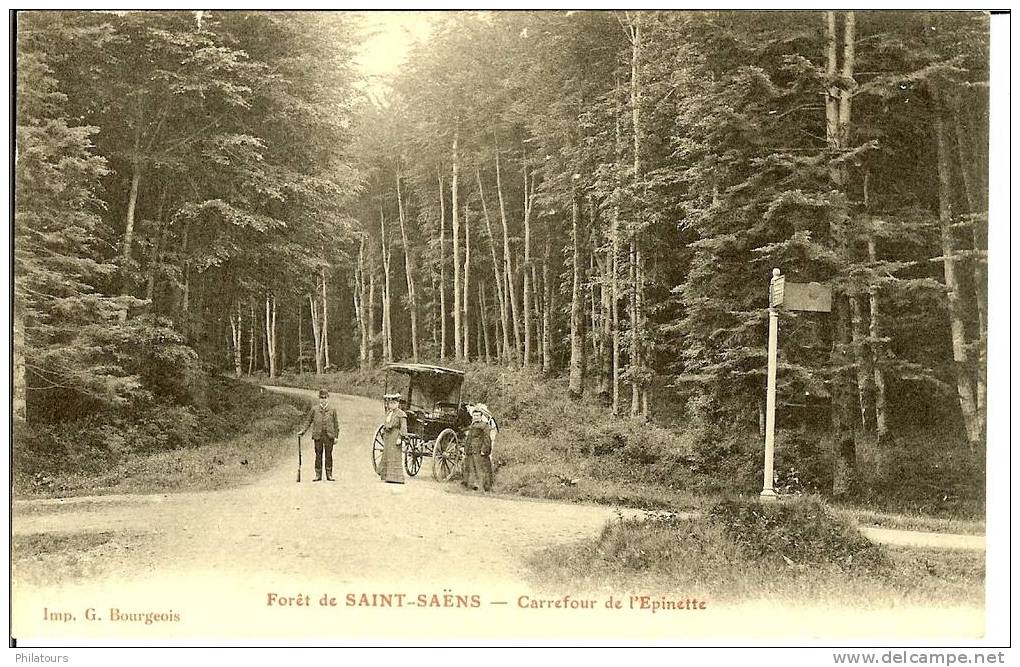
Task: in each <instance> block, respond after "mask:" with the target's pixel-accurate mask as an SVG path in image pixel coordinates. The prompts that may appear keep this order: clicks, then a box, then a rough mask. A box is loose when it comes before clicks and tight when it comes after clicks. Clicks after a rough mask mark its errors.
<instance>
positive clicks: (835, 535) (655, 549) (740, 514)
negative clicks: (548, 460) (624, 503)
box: [529, 500, 984, 608]
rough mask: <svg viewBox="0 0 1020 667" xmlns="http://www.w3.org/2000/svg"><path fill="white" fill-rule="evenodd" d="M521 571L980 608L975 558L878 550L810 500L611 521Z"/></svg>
mask: <svg viewBox="0 0 1020 667" xmlns="http://www.w3.org/2000/svg"><path fill="white" fill-rule="evenodd" d="M529 565H530V566H531V568H532V571H533V577H534V581H533V583H534V584H535V585H536V586H538V587H539V588H540V589H542V590H546V591H550V592H558V593H561V592H577V593H582V592H583V593H608V592H622V591H657V592H659V593H661V594H662V595H663V596H665V597H667V598H668V597H675V598H685V597H691V598H698V599H700V600H704V601H706V602H707V603H708V604H727V603H730V604H732V603H739V602H746V601H753V600H774V601H781V602H783V603H785V604H793V605H797V604H803V605H818V604H824V605H826V606H833V605H839V606H849V607H855V608H878V607H894V606H903V605H923V606H932V605H974V606H978V605H982V604H983V603H984V554H983V553H971V552H959V551H948V550H946V551H938V550H923V549H888V548H884V547H880V546H877V545H874V544H871V543H870V542H868V540H867V539H866V538H864V537H863V536H862V535H861V534H860V532H859V531H858V530H857V529H856V528H855V527H854V526H853V525H852V524H851V523H850V522H849V521H847V520H846V519H844V518H841V517H840V516H838V515H836V514H834V513H830V512H828V511H826V509H825V508H824V506H823V505H821V504H820V503H818V502H817V501H813V500H805V501H799V502H793V503H784V504H783V505H781V506H769V505H760V504H758V503H755V502H753V501H751V502H747V501H742V502H737V501H724V502H722V503H719V504H717V505H715V506H714V507H712V508H711V509H710V510H709V512H708V513H707V514H706V516H705V518H699V519H680V518H667V519H661V520H621V521H614V522H611V523H609V524H607V525H606V526H605V528H604V529H603V531H602V533H601V534H600V535H599V536H598V537H596V538H593V539H589V540H584V541H582V542H580V543H576V544H572V545H564V546H560V547H554V548H551V549H546V550H543V551H541V552H539V553H537V554H536V555H534V556H533V557H532V559H531V561H530V563H529Z"/></svg>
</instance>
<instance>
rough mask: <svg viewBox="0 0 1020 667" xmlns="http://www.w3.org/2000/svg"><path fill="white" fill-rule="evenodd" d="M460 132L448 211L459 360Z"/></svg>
mask: <svg viewBox="0 0 1020 667" xmlns="http://www.w3.org/2000/svg"><path fill="white" fill-rule="evenodd" d="M459 139H460V130H459V129H458V130H455V131H454V133H453V183H452V184H451V190H452V201H451V202H450V210H451V211H452V212H453V356H454V357H455V358H457V359H461V358H462V356H461V342H460V334H461V332H462V331H463V329H462V328H461V322H460V316H461V305H460V297H461V293H460V285H461V282H460V218H459V217H458V212H457V208H458V204H457V186H458V180H459V178H460V157H459V155H458V154H457V148H458V141H459Z"/></svg>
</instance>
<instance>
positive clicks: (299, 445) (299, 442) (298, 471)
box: [297, 435, 301, 482]
mask: <svg viewBox="0 0 1020 667" xmlns="http://www.w3.org/2000/svg"><path fill="white" fill-rule="evenodd" d="M297 481H298V482H300V481H301V436H300V435H299V436H298V437H297Z"/></svg>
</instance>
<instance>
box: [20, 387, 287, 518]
mask: <svg viewBox="0 0 1020 667" xmlns="http://www.w3.org/2000/svg"><path fill="white" fill-rule="evenodd" d="M244 390H246V391H247V392H248V393H247V395H246V396H245V397H244V398H243V400H240V401H238V402H237V404H236V405H234V406H233V408H232V409H231V411H230V424H231V428H230V429H224V430H221V432H220V433H218V434H216V436H217V437H216V439H212V438H210V437H201V435H204V434H193V435H194V438H193V440H192V442H194V443H201V444H193V445H192V446H184V447H175V448H172V449H164V450H160V451H133V450H129V449H127V450H126V449H122V450H121V451H119V452H118V453H117V455H116V456H114V455H110V454H107V455H106V456H105V458H104V459H103V460H102V461H100V462H97V463H93V464H92V465H88V466H82V468H81V469H68V468H67V467H64V468H58V469H53V468H49V469H44V471H40V470H35V471H33V470H31V469H29V470H25V469H24V468H23V467H16V470H17V471H18V472H17V474H16V475H15V477H14V494H15V497H16V498H19V499H25V498H38V497H70V496H82V495H106V494H114V493H158V492H172V491H185V490H210V489H217V488H222V487H225V486H230V485H234V484H237V483H238V482H240V481H243V480H245V479H250V478H251V477H254V476H256V475H258V474H261V473H263V472H265V471H266V470H269V469H270V468H272V467H273V466H274V465H275V464H276V463H277V461H278V460H279V459H280V458H281V457H282V456H286V455H289V454H290V451H289V450H285V449H284V448H281V446H280V442H279V439H280V437H281V436H282V435H283V434H285V433H288V432H290V431H291V430H292V429H293V427H294V424H295V423H296V422H297V420H298V418H299V417H300V416H301V414H302V412H303V408H299V407H298V404H301V405H302V406H303V402H302V401H300V400H299V399H292V398H288V397H284V396H280V395H277V394H272V393H270V392H265V391H260V390H259V389H258V388H254V387H249V386H244ZM225 432H229V433H230V434H229V435H226V433H225Z"/></svg>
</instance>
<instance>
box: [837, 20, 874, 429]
mask: <svg viewBox="0 0 1020 667" xmlns="http://www.w3.org/2000/svg"><path fill="white" fill-rule="evenodd" d="M856 25H857V23H856V14H854V12H852V11H848V12H847V13H846V17H845V19H844V25H843V66H842V70H841V73H840V85H839V86H838V89H839V103H838V106H837V114H836V146H835V147H836V150H837V151H846V150H848V149H849V148H850V128H851V125H850V123H851V107H852V102H853V92H854V91H853V88H854V87H855V85H856V84H855V83H854V64H855V55H854V54H855V44H856V38H857V35H856V33H857V31H856ZM836 173H837V178H838V180H837V185H839V186H840V187H841V188H843V189H844V193H845V189H846V187H847V185H848V183H849V177H848V174H847V173H846V167H845V166H840V167H838V168H837V169H836ZM852 252H853V245H852V244H851V243H849V242H848V243H847V253H848V254H847V261H853V257H852V256H851V255H852ZM848 298H849V300H850V316H851V322H852V328H851V336H852V337H853V344H854V364H855V367H856V376H857V377H856V382H857V396H858V402H859V405H860V412H861V426H862V427H863V428H865V429H867V427H868V423H869V420H868V414H867V405H868V400H867V395H868V389H869V385H870V382H869V378H870V377H871V374H870V373H869V372H868V370H869V368H868V366H869V364H868V358H867V355H866V354H865V349H864V345H865V343H864V341H865V338H866V335H865V332H864V320H863V316H862V311H863V309H862V307H861V302H860V298H859V297H858V295H857V294H855V293H853V292H850V293H849V294H848Z"/></svg>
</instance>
